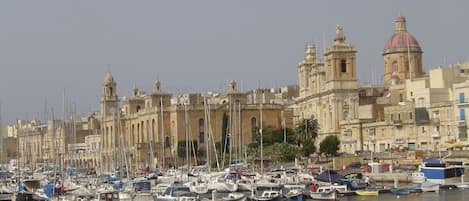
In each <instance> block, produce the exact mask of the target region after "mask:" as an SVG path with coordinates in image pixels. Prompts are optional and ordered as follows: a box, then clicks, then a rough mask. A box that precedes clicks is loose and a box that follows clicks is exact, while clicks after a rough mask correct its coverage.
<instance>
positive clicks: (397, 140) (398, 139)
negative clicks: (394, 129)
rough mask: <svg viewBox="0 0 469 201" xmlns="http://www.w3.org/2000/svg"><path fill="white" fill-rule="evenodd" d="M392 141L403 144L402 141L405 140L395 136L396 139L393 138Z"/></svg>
mask: <svg viewBox="0 0 469 201" xmlns="http://www.w3.org/2000/svg"><path fill="white" fill-rule="evenodd" d="M394 143H395V144H404V143H405V140H404V139H402V138H397V139H395V140H394Z"/></svg>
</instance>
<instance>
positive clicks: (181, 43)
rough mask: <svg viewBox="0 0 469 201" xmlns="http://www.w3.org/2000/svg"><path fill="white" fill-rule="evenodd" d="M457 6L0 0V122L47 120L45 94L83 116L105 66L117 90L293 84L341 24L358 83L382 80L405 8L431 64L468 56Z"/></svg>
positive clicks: (461, 7)
mask: <svg viewBox="0 0 469 201" xmlns="http://www.w3.org/2000/svg"><path fill="white" fill-rule="evenodd" d="M448 2H449V3H447V1H429V0H425V1H423V0H422V1H406V0H403V1H376V0H369V1H364V0H357V1H346V0H344V1H330V0H328V1H313V0H311V1H274V0H264V1H253V0H245V1H239V0H236V1H235V0H233V1H221V0H213V1H204V0H197V1H195V0H187V1H174V0H171V1H153V0H152V1H150V0H148V1H138V0H127V1H116V0H112V1H111V0H99V1H96V0H76V1H67V0H57V1H45V0H41V1H37V0H34V1H33V0H31V1H19V0H18V1H17V0H14V1H13V0H11V1H0V67H1V73H0V101H1V105H2V116H3V122H4V123H11V122H12V121H14V120H15V119H25V118H29V119H32V118H35V117H40V119H43V115H44V108H45V107H44V105H45V100H47V103H48V106H49V107H53V108H54V111H55V115H56V117H57V116H60V115H62V109H61V108H62V94H63V91H64V90H65V91H66V95H67V97H68V99H69V100H70V101H69V102H74V103H75V105H76V108H77V110H78V112H79V113H80V114H82V115H83V114H86V113H88V112H89V111H92V110H97V109H98V105H99V96H100V95H101V84H102V81H103V79H104V74H105V72H106V71H107V69H108V67H107V65H108V64H110V66H111V67H110V70H111V72H112V74H113V76H114V78H115V80H116V81H117V87H118V95H119V96H126V95H128V94H130V89H131V88H132V86H133V85H135V86H137V87H138V88H139V89H143V90H145V91H150V90H151V87H152V83H153V82H154V80H156V79H159V80H161V85H162V88H163V89H164V90H165V91H168V92H172V93H182V92H207V91H224V90H226V89H227V82H228V80H236V81H237V82H238V86H240V87H241V86H242V87H243V88H244V89H245V90H247V89H253V88H256V87H258V86H260V87H265V88H267V87H280V86H284V85H287V84H296V83H297V63H298V61H300V60H301V59H302V57H303V51H304V46H305V44H306V43H307V42H314V43H316V45H317V47H318V48H319V49H320V50H321V49H322V47H323V41H324V40H325V41H326V45H329V44H331V41H332V38H333V36H334V33H335V27H336V25H337V24H341V25H343V26H344V31H345V34H346V37H347V42H349V43H352V44H354V45H355V46H356V48H357V50H358V56H357V60H358V61H357V62H358V77H359V80H360V83H371V82H378V81H380V80H381V77H382V71H383V70H382V69H383V61H382V57H381V52H382V50H383V47H384V44H385V42H386V40H387V38H388V37H390V36H391V35H392V33H393V30H394V19H395V17H396V16H397V15H398V14H399V13H400V14H402V15H404V16H406V18H407V27H408V30H409V31H410V32H411V33H412V34H413V35H414V36H415V37H416V38H417V40H418V41H419V43H420V45H421V46H422V48H423V51H424V58H423V60H424V61H423V63H424V68H425V71H428V69H430V68H434V67H436V66H439V65H444V64H445V62H446V64H450V63H456V62H458V61H461V62H462V61H466V60H469V48H468V44H469V42H468V39H467V38H468V37H469V26H468V20H469V12H468V11H467V8H469V1H448ZM321 52H322V51H321ZM321 57H322V56H321ZM373 76H375V77H376V78H373Z"/></svg>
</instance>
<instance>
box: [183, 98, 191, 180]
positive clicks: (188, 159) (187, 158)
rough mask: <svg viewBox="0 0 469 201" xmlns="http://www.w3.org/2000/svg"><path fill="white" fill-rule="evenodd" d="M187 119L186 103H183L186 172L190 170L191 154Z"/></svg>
mask: <svg viewBox="0 0 469 201" xmlns="http://www.w3.org/2000/svg"><path fill="white" fill-rule="evenodd" d="M187 123H188V120H187V104H186V103H184V127H185V136H186V161H187V172H188V173H189V172H191V156H190V154H189V151H190V145H189V141H190V137H189V127H188V124H187Z"/></svg>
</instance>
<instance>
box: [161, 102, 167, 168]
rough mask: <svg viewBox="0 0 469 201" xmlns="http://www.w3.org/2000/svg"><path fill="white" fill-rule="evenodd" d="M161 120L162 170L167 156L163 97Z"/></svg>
mask: <svg viewBox="0 0 469 201" xmlns="http://www.w3.org/2000/svg"><path fill="white" fill-rule="evenodd" d="M160 119H161V149H162V152H161V153H162V157H161V160H162V162H161V165H162V167H161V168H164V167H165V158H164V156H165V154H164V150H165V141H166V139H165V137H164V121H163V97H160Z"/></svg>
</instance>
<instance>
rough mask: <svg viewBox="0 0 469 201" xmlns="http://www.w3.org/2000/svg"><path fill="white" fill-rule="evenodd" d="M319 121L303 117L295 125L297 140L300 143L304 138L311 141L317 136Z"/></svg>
mask: <svg viewBox="0 0 469 201" xmlns="http://www.w3.org/2000/svg"><path fill="white" fill-rule="evenodd" d="M318 129H319V123H318V120H317V119H313V118H312V117H311V118H310V119H303V120H301V121H300V122H299V123H298V124H297V125H296V133H297V134H298V136H297V140H298V142H300V143H301V144H302V142H304V141H305V140H306V139H308V138H311V139H313V141H314V140H315V139H316V138H317V137H318Z"/></svg>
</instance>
